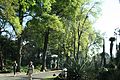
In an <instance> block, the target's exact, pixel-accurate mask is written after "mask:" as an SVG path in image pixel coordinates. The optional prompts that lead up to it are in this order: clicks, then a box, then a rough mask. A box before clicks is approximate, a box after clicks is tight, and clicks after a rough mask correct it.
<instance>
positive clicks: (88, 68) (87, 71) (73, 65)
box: [66, 58, 95, 80]
mask: <svg viewBox="0 0 120 80" xmlns="http://www.w3.org/2000/svg"><path fill="white" fill-rule="evenodd" d="M66 68H67V79H68V80H94V78H95V77H94V71H93V70H94V69H93V68H94V67H93V65H92V63H91V62H90V61H89V60H86V59H83V58H80V59H79V60H75V59H71V58H70V59H69V61H68V63H66ZM91 76H92V77H91Z"/></svg>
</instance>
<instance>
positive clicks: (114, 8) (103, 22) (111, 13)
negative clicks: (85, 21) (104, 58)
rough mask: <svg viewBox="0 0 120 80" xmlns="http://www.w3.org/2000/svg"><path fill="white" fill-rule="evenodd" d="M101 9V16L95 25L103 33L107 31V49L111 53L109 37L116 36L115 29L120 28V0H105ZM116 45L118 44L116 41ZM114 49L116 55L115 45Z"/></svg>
mask: <svg viewBox="0 0 120 80" xmlns="http://www.w3.org/2000/svg"><path fill="white" fill-rule="evenodd" d="M101 9H102V12H101V16H100V17H99V19H98V20H97V21H96V23H95V24H94V27H95V28H96V29H97V30H100V31H101V32H102V33H105V36H104V37H105V43H106V44H105V47H106V49H105V50H106V52H107V53H109V48H110V46H109V45H110V41H109V38H110V37H113V36H114V31H115V29H116V28H119V29H120V2H119V0H103V3H102V6H101ZM117 37H118V40H117V41H118V42H119V37H120V36H117ZM118 42H117V43H118ZM114 45H116V43H115V42H114ZM113 50H114V51H113V53H114V55H115V46H114V47H113Z"/></svg>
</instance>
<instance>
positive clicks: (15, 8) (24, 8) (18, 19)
mask: <svg viewBox="0 0 120 80" xmlns="http://www.w3.org/2000/svg"><path fill="white" fill-rule="evenodd" d="M34 4H35V1H34V0H29V1H25V0H9V1H8V0H5V1H0V5H1V6H0V8H1V11H0V13H1V14H0V17H2V19H3V20H6V21H7V22H8V23H9V24H10V25H11V26H12V28H13V30H14V32H15V34H16V38H17V41H18V52H17V53H18V54H17V63H18V70H17V71H20V66H21V57H22V55H21V50H22V47H21V46H22V37H21V35H22V32H23V31H24V27H23V19H24V18H25V17H26V16H28V15H29V13H28V10H29V8H30V7H31V6H33V5H34Z"/></svg>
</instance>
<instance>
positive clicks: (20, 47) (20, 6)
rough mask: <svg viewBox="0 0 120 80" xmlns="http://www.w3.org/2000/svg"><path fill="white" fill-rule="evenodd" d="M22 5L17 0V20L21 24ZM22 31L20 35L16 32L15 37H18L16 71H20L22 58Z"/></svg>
mask: <svg viewBox="0 0 120 80" xmlns="http://www.w3.org/2000/svg"><path fill="white" fill-rule="evenodd" d="M22 9H23V5H21V1H20V0H19V20H20V25H21V26H22V22H23V15H24V13H23V11H22ZM21 35H22V33H21V34H20V35H18V34H17V37H18V42H17V45H18V53H17V63H18V68H17V71H18V72H20V69H21V58H22V55H21V50H22V37H21Z"/></svg>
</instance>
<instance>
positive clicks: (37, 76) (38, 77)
mask: <svg viewBox="0 0 120 80" xmlns="http://www.w3.org/2000/svg"><path fill="white" fill-rule="evenodd" d="M60 72H61V70H56V71H49V72H40V73H34V74H33V77H32V78H33V79H32V80H42V79H44V78H46V77H51V76H53V74H56V76H57V75H58V74H59V73H60ZM0 80H28V75H26V74H25V73H17V75H16V76H15V77H14V76H13V73H9V74H0Z"/></svg>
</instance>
